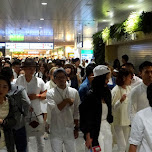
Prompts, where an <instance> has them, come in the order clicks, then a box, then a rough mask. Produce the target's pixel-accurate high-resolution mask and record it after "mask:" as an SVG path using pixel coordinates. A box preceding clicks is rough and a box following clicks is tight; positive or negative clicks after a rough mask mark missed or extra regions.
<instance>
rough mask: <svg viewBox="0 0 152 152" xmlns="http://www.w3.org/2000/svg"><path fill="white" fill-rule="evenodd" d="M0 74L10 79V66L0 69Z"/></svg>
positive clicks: (11, 75) (11, 73)
mask: <svg viewBox="0 0 152 152" xmlns="http://www.w3.org/2000/svg"><path fill="white" fill-rule="evenodd" d="M0 74H1V75H3V76H4V77H7V78H8V79H9V80H10V81H11V79H12V78H13V70H12V69H11V68H10V67H4V68H2V70H1V73H0Z"/></svg>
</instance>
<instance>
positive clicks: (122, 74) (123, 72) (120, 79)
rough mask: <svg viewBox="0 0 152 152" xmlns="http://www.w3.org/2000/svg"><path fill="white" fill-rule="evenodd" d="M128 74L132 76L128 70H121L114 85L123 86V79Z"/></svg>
mask: <svg viewBox="0 0 152 152" xmlns="http://www.w3.org/2000/svg"><path fill="white" fill-rule="evenodd" d="M129 74H131V75H133V73H132V71H130V70H128V69H124V68H121V69H120V70H119V72H118V75H117V78H116V84H117V85H118V86H123V85H124V77H127V76H128V75H129Z"/></svg>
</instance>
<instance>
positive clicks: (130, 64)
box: [124, 63, 135, 73]
mask: <svg viewBox="0 0 152 152" xmlns="http://www.w3.org/2000/svg"><path fill="white" fill-rule="evenodd" d="M124 66H125V68H126V69H128V70H131V71H132V72H133V73H134V70H135V67H134V65H133V64H132V63H125V64H124Z"/></svg>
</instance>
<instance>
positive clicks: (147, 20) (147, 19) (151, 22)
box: [140, 12, 152, 33]
mask: <svg viewBox="0 0 152 152" xmlns="http://www.w3.org/2000/svg"><path fill="white" fill-rule="evenodd" d="M140 18H141V23H140V27H141V31H143V32H144V33H151V32H152V12H143V13H142V14H141V16H140Z"/></svg>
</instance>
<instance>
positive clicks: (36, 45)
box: [30, 43, 53, 50]
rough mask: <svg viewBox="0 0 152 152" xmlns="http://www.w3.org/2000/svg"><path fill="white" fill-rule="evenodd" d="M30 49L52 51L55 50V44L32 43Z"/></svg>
mask: <svg viewBox="0 0 152 152" xmlns="http://www.w3.org/2000/svg"><path fill="white" fill-rule="evenodd" d="M30 49H31V50H32V49H40V50H43V49H52V50H53V43H30Z"/></svg>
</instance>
